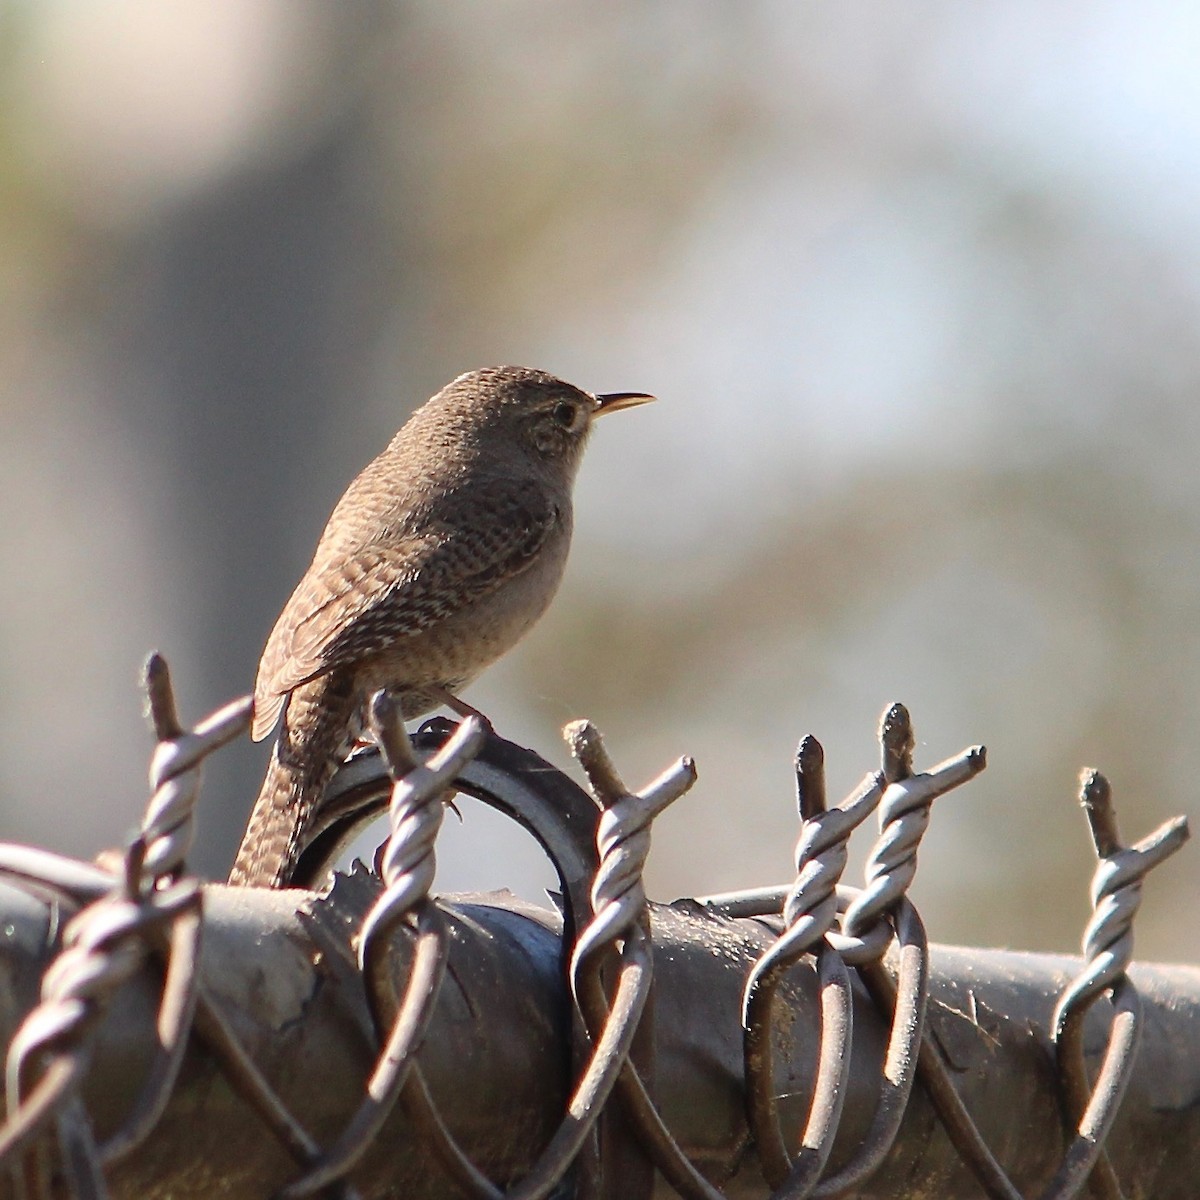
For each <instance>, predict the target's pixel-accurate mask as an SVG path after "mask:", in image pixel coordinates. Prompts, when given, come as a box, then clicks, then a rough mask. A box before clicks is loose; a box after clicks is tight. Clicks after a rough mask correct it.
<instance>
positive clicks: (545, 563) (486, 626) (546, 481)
mask: <svg viewBox="0 0 1200 1200" xmlns="http://www.w3.org/2000/svg"><path fill="white" fill-rule="evenodd" d="M653 398H654V397H652V396H648V395H646V394H644V393H642V392H615V393H612V394H608V395H592V394H590V393H588V392H584V391H580V389H579V388H576V387H572V386H571V384H569V383H565V382H564V381H563V380H561V379H556V378H555V377H554V376H553V375H547V374H546V373H545V372H544V371H534V370H529V369H528V368H525V367H492V368H489V369H487V370H482V371H470V372H468V373H467V374H465V375H460V376H459V377H458V378H457V379H456V380H454V381H453V382H452V383H450V384H448V385H447V386H446V387H444V388H443V389H442V390H441V391H440V392H438V393H437V395H436V396H434V397H433V399H431V400H429V401H428V402H427V403H426V404H425V405H423V406H422V407H421V408H419V409H418V410H417V411H416V412H415V413H413V415H412V417H410V418H409V420H408V422H407V423H406V424H405V425H404V427H403V428H402V429H401V430H400V432H399V433H398V434H396V436H395V437H394V438H393V439H392V442H391V444H390V445H389V446H388V448H387V449H386V450H385V451H384V452H383V453H382V454H381V455H380V456H379V457H378V458H377V459H375V460H374V462H372V463H371V464H370V465H369V466H368V467H367V468H366V469H365V470H364V471H363V472H362V474H360V475H359V476H358V478H357V479H355V480H354V482H353V483H351V485H350V486H349V488H347V490H346V494H345V495H344V496H343V497H342V498H341V500H340V501H338V504H337V507H336V508H335V509H334V510H333V515H332V516H331V517H330V518H329V523H328V524H327V525H326V526H325V532H324V534H323V535H322V536H321V541H320V543H319V544H318V546H317V552H316V555H315V556H314V558H313V561H312V565H311V566H310V567H309V568H308V571H307V572H306V573H305V575H304V578H303V579H301V581H300V584H299V586H298V587H297V588H296V590H295V592H294V593H293V594H292V598H291V599H290V600H289V601H288V603H287V605H286V607H285V608H284V610H283V612H282V614H281V615H280V617H279V620H278V621H277V622H276V623H275V628H274V630H272V632H271V636H270V638H268V639H267V645H266V649H265V650H264V651H263V656H262V661H261V662H260V663H259V665H258V679H257V682H256V683H255V687H254V727H253V737H254V740H255V741H261V740H262V739H263V738H265V737H266V736H267V735H268V734H270V732H271V731H272V730H273V729H274V728H275V725H276V723H277V722H278V720H279V716H280V713H282V714H283V728H282V730H281V731H280V734H279V738H278V741H277V742H276V744H275V750H274V753H273V754H272V756H271V764H270V766H269V767H268V769H267V775H266V778H265V780H264V781H263V785H262V790H261V791H260V793H259V796H258V800H257V801H256V802H255V805H254V810H253V812H251V814H250V821H249V824H248V825H247V827H246V832H245V834H244V836H243V838H242V844H241V847H240V849H239V850H238V853H237V858H236V860H235V862H234V866H233V871H232V873H231V874H230V877H229V881H230V883H235V884H246V885H258V886H263V887H286V886H287V884H288V882H289V879H290V876H291V873H292V871H293V870H294V868H295V866H296V863H297V860H298V859H299V856H300V853H301V851H302V850H303V848H304V844H305V840H306V836H307V835H308V833H309V831H310V830H311V829H312V827H313V822H314V817H315V816H316V815H317V812H318V808H319V806H320V803H321V799H322V796H323V794H324V791H325V787H326V785H327V784H328V783H329V781H330V779H331V778H332V776H333V773H334V771H336V769H337V767H338V765H339V764H340V763H341V762H342V760H343V759H344V758H345V756H346V754H347V753H348V752H349V750H350V748H351V747H352V745H353V743H354V741H355V740H356V738H357V737H358V736H359V735H360V734H361V732H362V729H363V710H364V707H365V703H366V701H367V700H368V698H369V697H370V696H371V695H373V694H374V693H375V692H376V691H378V690H379V689H380V688H387V689H388V691H389V692H390V693H391V694H392V695H393V697H394V698H395V699H396V700H397V701H398V703H399V706H400V709H401V712H402V714H403V715H404V717H405V718H411V717H416V716H419V715H420V714H421V713H424V712H428V711H429V710H430V709H433V708H436V707H438V706H439V705H442V704H445V705H447V706H448V707H450V708H452V709H454V710H455V711H456V712H459V713H460V714H466V713H470V712H473V711H474V710H473V709H471V708H470V707H469V706H468V705H465V704H464V703H463V702H462V701H460V700H459V699H458V698H457V693H458V691H459V690H460V689H461V688H462V687H464V686H465V685H466V684H467V683H469V682H470V681H471V680H472V679H474V678H475V676H477V675H478V674H479V672H480V671H482V670H483V669H484V667H486V666H488V665H489V664H490V663H492V662H494V661H495V660H496V659H497V658H499V657H500V655H502V654H503V653H504V652H505V651H506V650H509V649H511V647H513V646H514V645H515V644H516V643H517V642H518V641H520V639H521V638H522V637H523V636H524V635H525V633H527V632H528V630H529V629H530V628H531V627H532V626H533V624H534V623H535V622H536V621H537V619H538V618H539V617H540V616H541V615H542V613H543V612H544V611H545V610H546V606H547V605H548V604H549V603H550V601H551V599H552V598H553V596H554V593H555V592H556V591H557V589H558V584H559V581H560V580H561V578H562V574H563V568H564V566H565V564H566V560H567V551H568V550H569V548H570V542H571V523H572V515H571V490H572V487H573V485H574V482H575V473H576V470H577V469H578V466H579V462H580V458H581V457H582V454H583V448H584V444H585V443H586V442H587V437H588V433H589V431H590V430H591V426H592V421H593V420H594V419H595V418H596V417H598V416H603V415H604V414H605V413H610V412H615V411H616V410H618V409H621V408H629V407H631V406H632V405H635V404H643V403H645V402H646V401H648V400H652V399H653Z"/></svg>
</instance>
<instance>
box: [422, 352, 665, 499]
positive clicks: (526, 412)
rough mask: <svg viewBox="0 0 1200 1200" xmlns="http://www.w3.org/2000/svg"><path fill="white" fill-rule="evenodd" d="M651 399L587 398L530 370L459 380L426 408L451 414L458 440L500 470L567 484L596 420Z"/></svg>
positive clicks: (632, 395)
mask: <svg viewBox="0 0 1200 1200" xmlns="http://www.w3.org/2000/svg"><path fill="white" fill-rule="evenodd" d="M653 399H654V397H653V396H650V395H647V394H646V393H645V392H607V393H600V394H593V393H591V392H585V391H583V390H582V389H580V388H577V387H575V386H573V385H572V384H569V383H567V382H566V381H565V380H563V379H559V378H557V377H556V376H554V375H549V374H547V373H546V372H545V371H537V370H533V369H532V368H529V367H487V368H485V369H483V370H480V371H468V372H467V373H466V374H465V375H460V376H459V377H458V378H457V379H455V380H454V381H453V382H452V383H449V384H447V385H446V387H444V388H443V389H442V390H441V392H439V393H438V394H437V396H435V397H434V398H433V400H432V401H430V405H431V406H437V407H438V408H439V409H441V410H442V411H443V412H444V413H446V414H447V415H449V414H450V413H451V412H453V413H454V415H455V417H457V418H458V419H457V420H456V421H454V422H453V424H454V425H455V426H456V427H457V433H458V435H459V436H461V437H463V438H465V439H467V440H468V441H469V443H470V445H471V448H472V450H473V451H474V452H475V453H477V454H480V455H484V456H487V457H492V456H495V457H496V459H497V460H498V462H499V464H500V466H501V467H503V466H504V465H505V461H506V460H508V461H511V462H513V463H514V464H515V463H518V462H519V463H521V464H522V466H524V467H528V468H529V469H532V470H534V471H536V472H537V473H538V474H540V475H546V476H548V477H554V476H560V475H561V474H562V473H563V472H564V471H565V472H566V474H567V476H568V478H569V477H571V476H573V475H574V473H575V469H576V467H577V466H578V465H579V460H580V457H581V456H582V454H583V448H584V446H585V444H586V443H587V437H588V433H589V432H590V431H591V427H592V423H593V422H594V421H595V420H596V419H597V418H598V417H601V416H604V415H605V414H607V413H610V412H616V411H618V410H619V409H622V408H632V407H634V406H635V405H638V404H646V403H648V402H649V401H651V400H653Z"/></svg>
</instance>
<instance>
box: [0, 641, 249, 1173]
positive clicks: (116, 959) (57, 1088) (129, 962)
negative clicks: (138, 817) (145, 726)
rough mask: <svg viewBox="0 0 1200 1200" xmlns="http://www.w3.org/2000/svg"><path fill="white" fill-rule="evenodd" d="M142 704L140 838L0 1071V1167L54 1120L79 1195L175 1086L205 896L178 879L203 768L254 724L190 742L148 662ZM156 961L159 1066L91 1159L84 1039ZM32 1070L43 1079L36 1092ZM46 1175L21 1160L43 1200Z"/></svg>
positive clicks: (89, 883)
mask: <svg viewBox="0 0 1200 1200" xmlns="http://www.w3.org/2000/svg"><path fill="white" fill-rule="evenodd" d="M146 692H147V697H148V700H149V707H150V714H151V717H152V720H153V723H154V727H155V731H156V733H157V734H158V737H159V745H158V747H157V749H156V752H155V760H154V763H153V765H152V769H151V781H152V784H153V786H154V789H155V793H154V796H153V798H152V800H151V803H150V805H149V808H148V811H147V815H146V818H145V821H144V823H143V826H142V832H141V834H140V835H139V836H138V837H137V838H135V839H134V841H133V843H132V844H131V845H130V846H129V848H128V849H127V850H126V852H125V853H124V855H122V856H117V855H108V856H107V858H108V860H109V861H112V862H115V864H116V865H117V866H118V868H119V871H118V873H117V874H116V875H115V876H114V875H112V874H111V873H110V874H108V875H107V878H108V881H109V882H108V887H107V890H106V892H105V893H104V894H102V895H100V896H99V898H97V899H92V902H91V903H90V904H88V906H87V907H85V908H84V909H82V910H81V911H80V912H78V913H77V914H76V915H75V916H74V917H72V918H71V920H70V921H69V922H68V923H67V926H66V928H65V929H64V931H63V940H62V948H61V950H60V952H59V954H58V955H57V956H56V958H55V959H54V961H53V962H51V964H50V965H49V967H47V969H46V971H45V972H44V974H43V977H42V985H41V999H40V1001H39V1004H38V1005H37V1007H36V1008H34V1010H33V1011H32V1012H30V1013H29V1014H28V1015H27V1017H26V1018H25V1020H24V1021H23V1022H22V1024H21V1026H20V1028H19V1029H18V1030H17V1032H16V1034H15V1035H14V1037H13V1039H12V1042H11V1043H10V1045H9V1049H8V1055H7V1061H6V1071H5V1076H6V1077H5V1093H6V1098H7V1105H8V1114H9V1115H8V1120H7V1121H6V1123H5V1125H4V1127H3V1129H0V1161H3V1160H4V1159H5V1158H8V1157H10V1156H14V1155H15V1154H16V1153H18V1152H20V1151H22V1150H26V1149H27V1148H28V1147H29V1145H30V1143H31V1142H32V1141H33V1139H34V1138H36V1136H37V1134H38V1133H40V1132H41V1131H42V1129H44V1128H45V1126H46V1124H47V1123H48V1122H49V1121H50V1120H51V1119H53V1120H55V1122H56V1124H57V1126H58V1131H59V1143H60V1146H61V1149H62V1162H63V1167H64V1170H65V1171H66V1173H67V1176H68V1178H69V1180H70V1182H71V1186H72V1190H73V1192H74V1193H75V1194H79V1195H93V1194H96V1195H100V1194H103V1193H102V1189H103V1175H102V1172H101V1164H102V1163H104V1162H111V1161H114V1160H116V1159H118V1158H120V1157H122V1156H123V1155H125V1154H128V1153H129V1152H130V1151H131V1150H132V1149H134V1148H135V1147H136V1146H137V1145H138V1144H140V1142H141V1141H142V1140H143V1139H144V1138H145V1136H146V1135H147V1134H148V1133H149V1131H150V1129H151V1128H153V1126H154V1124H155V1123H156V1122H157V1120H158V1117H159V1116H160V1115H161V1113H162V1111H163V1108H164V1107H165V1105H166V1101H167V1098H168V1096H169V1094H170V1092H171V1089H172V1087H173V1085H174V1082H175V1078H176V1076H177V1073H178V1069H179V1065H180V1063H181V1061H182V1056H183V1049H184V1046H185V1042H186V1037H187V1032H188V1029H189V1028H190V1026H191V1021H192V1016H193V1013H194V1009H195V1002H196V966H197V961H198V956H199V939H200V929H201V918H200V907H201V893H200V888H199V884H198V883H197V882H196V881H195V880H183V879H181V875H182V871H183V864H184V856H185V854H186V850H187V848H188V845H189V844H190V841H191V834H192V812H193V810H194V807H195V802H196V798H197V795H198V789H199V771H200V763H201V762H202V760H203V759H204V757H205V756H206V755H207V754H209V753H211V752H212V751H213V750H215V749H217V748H218V747H219V746H221V745H224V744H225V743H226V742H227V741H229V740H230V739H231V738H233V737H235V736H237V734H239V733H240V732H241V731H242V730H244V729H245V728H246V726H247V724H248V723H249V711H250V701H249V698H246V699H244V700H242V701H237V702H235V703H234V704H231V705H228V706H227V707H226V708H225V709H222V710H221V711H220V712H219V713H217V714H214V716H213V717H211V718H209V720H208V721H206V722H204V724H203V725H202V726H201V727H199V728H198V729H197V730H196V731H195V732H194V733H192V734H187V733H185V732H184V730H183V729H182V727H181V726H180V724H179V718H178V714H177V709H176V705H175V698H174V693H173V691H172V688H171V680H170V673H169V670H168V668H167V664H166V661H165V660H164V659H163V658H162V656H161V655H157V654H155V655H152V656H151V657H150V659H149V661H148V662H147V665H146ZM16 858H17V860H18V863H17V865H18V867H19V868H20V873H21V874H23V875H24V876H25V877H28V875H29V868H31V867H36V865H37V864H35V863H33V862H32V861H31V860H27V861H25V862H23V863H22V862H20V856H19V855H18V856H16ZM41 865H45V864H44V863H42V864H41ZM49 874H50V875H51V877H52V879H55V880H57V882H58V884H60V885H61V884H65V885H66V889H67V890H68V891H69V889H70V884H71V883H72V882H74V883H78V884H83V885H85V887H84V891H85V894H89V893H90V894H94V885H96V884H98V883H99V880H98V879H92V878H91V877H90V875H89V874H88V873H87V872H86V871H85V872H74V873H73V872H69V871H68V872H61V871H51V872H49ZM89 898H90V895H89ZM155 953H157V954H158V955H159V956H160V957H161V958H163V959H164V960H165V979H164V983H163V989H162V994H161V999H160V1003H159V1011H158V1016H157V1026H158V1035H159V1036H158V1050H157V1053H156V1057H155V1061H154V1063H153V1065H152V1067H151V1070H150V1074H149V1076H148V1079H147V1081H146V1083H145V1084H144V1085H143V1087H142V1089H141V1091H140V1093H139V1096H138V1098H137V1100H136V1102H135V1104H134V1107H133V1110H132V1112H131V1113H130V1115H129V1116H128V1117H127V1119H126V1121H125V1123H124V1124H123V1125H122V1127H121V1129H120V1130H119V1131H118V1133H117V1134H115V1135H114V1136H113V1137H112V1138H111V1139H110V1140H109V1141H108V1143H106V1144H105V1145H104V1146H103V1147H97V1146H96V1144H95V1141H94V1138H93V1136H92V1133H91V1128H90V1125H89V1124H88V1121H87V1118H86V1114H85V1113H84V1111H83V1108H82V1105H81V1104H80V1103H79V1102H78V1096H77V1091H78V1087H79V1084H80V1082H81V1080H82V1077H83V1075H84V1073H85V1071H86V1066H87V1062H88V1059H89V1057H90V1044H89V1035H90V1033H91V1031H92V1029H94V1027H95V1025H96V1023H97V1021H98V1018H99V1017H100V1016H101V1015H102V1014H103V1013H104V1012H105V1011H106V1009H107V1008H108V1006H109V1004H111V1002H112V1000H113V998H114V996H115V995H116V993H117V992H118V991H119V990H120V989H121V987H123V986H124V985H125V984H126V983H128V982H129V981H130V980H131V979H132V978H133V977H134V976H135V975H137V974H138V973H139V972H140V971H141V970H142V967H143V965H144V963H145V962H146V960H147V959H148V958H149V957H150V956H151V955H152V954H155ZM39 1063H42V1064H44V1069H43V1070H42V1072H41V1074H40V1077H39V1078H38V1079H37V1081H36V1082H31V1081H32V1077H33V1073H34V1068H35V1067H36V1066H37V1065H38V1064H39ZM43 1167H44V1164H41V1163H39V1162H38V1161H37V1159H36V1158H35V1157H32V1156H30V1155H29V1154H25V1156H24V1159H23V1163H22V1167H21V1170H22V1175H23V1179H24V1182H25V1183H28V1184H29V1185H30V1186H31V1187H32V1188H34V1189H35V1190H36V1191H37V1192H39V1194H40V1193H41V1192H42V1191H43V1190H44V1188H45V1187H46V1186H47V1180H46V1172H45V1170H44V1169H43ZM98 1189H99V1190H98Z"/></svg>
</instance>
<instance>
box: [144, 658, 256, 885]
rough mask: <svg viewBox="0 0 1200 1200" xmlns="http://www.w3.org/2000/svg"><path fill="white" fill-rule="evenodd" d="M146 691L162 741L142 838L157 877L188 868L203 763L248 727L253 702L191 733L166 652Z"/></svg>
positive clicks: (155, 663) (151, 670) (240, 703)
mask: <svg viewBox="0 0 1200 1200" xmlns="http://www.w3.org/2000/svg"><path fill="white" fill-rule="evenodd" d="M146 692H147V697H148V700H149V707H150V717H151V720H152V721H153V723H154V732H155V733H156V734H157V736H158V745H157V746H155V748H154V754H153V756H152V757H151V759H150V786H151V788H152V790H153V794H152V795H151V797H150V803H149V804H148V805H147V808H146V815H145V817H144V818H143V820H142V834H141V836H142V838H143V840H144V841H145V843H146V855H145V863H144V868H145V871H146V873H147V874H148V875H149V876H151V877H152V878H153V879H155V880H158V879H161V878H163V877H166V876H173V875H176V874H178V873H179V872H181V871H182V870H183V865H184V860H185V859H186V858H187V853H188V851H189V850H190V849H191V846H192V840H193V838H194V837H195V830H196V822H195V812H196V801H197V800H198V798H199V795H200V782H201V776H202V764H203V762H204V760H205V759H206V758H207V757H208V756H209V755H210V754H212V753H213V751H214V750H219V749H220V748H221V747H222V746H224V745H225V744H226V743H228V742H231V741H233V739H234V738H237V737H240V736H241V735H242V734H243V733H244V732H245V731H246V729H247V728H249V725H250V712H251V709H252V708H253V705H254V700H253V698H252V697H250V696H243V697H242V698H241V699H240V700H234V701H232V702H231V703H229V704H227V705H225V707H224V708H220V709H218V710H217V711H216V712H215V713H213V714H212V715H211V716H210V717H206V718H205V719H204V720H203V721H201V722H200V724H199V725H197V726H196V728H195V729H193V730H192V731H191V732H190V733H188V732H187V731H186V730H184V728H183V726H182V725H180V723H179V715H178V711H177V709H176V706H175V696H174V692H173V690H172V688H171V675H170V671H169V669H168V667H167V661H166V659H165V658H163V656H162V655H161V654H152V655H151V656H150V658H149V659H148V660H147V662H146Z"/></svg>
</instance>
